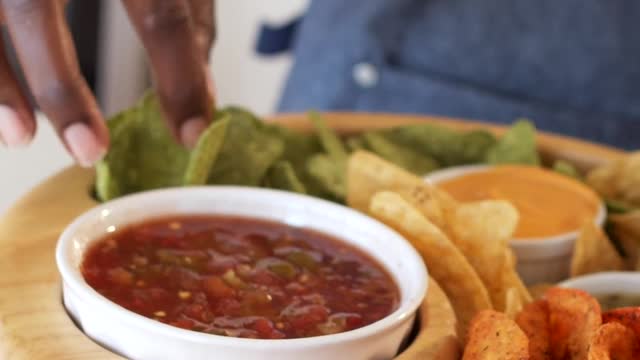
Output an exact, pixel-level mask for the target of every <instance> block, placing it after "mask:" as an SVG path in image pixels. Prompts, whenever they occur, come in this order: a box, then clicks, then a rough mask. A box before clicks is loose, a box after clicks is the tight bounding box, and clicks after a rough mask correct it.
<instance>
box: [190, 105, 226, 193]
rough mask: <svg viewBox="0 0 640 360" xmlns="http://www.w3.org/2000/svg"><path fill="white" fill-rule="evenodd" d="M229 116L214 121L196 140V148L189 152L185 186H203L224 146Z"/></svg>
mask: <svg viewBox="0 0 640 360" xmlns="http://www.w3.org/2000/svg"><path fill="white" fill-rule="evenodd" d="M230 118H231V116H229V115H225V116H224V118H222V119H220V120H216V121H214V122H213V124H211V125H210V126H209V128H207V130H205V132H204V133H203V134H202V135H201V136H200V138H199V139H198V143H197V144H196V147H195V148H194V149H193V150H192V151H191V155H190V157H189V164H188V165H187V170H186V173H185V174H184V184H185V185H204V184H206V183H207V179H208V178H209V173H210V172H211V169H212V168H213V164H215V162H216V160H217V159H218V155H219V154H220V149H222V145H223V144H224V140H225V135H226V132H227V126H228V125H229V120H230Z"/></svg>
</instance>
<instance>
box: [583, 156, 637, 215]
mask: <svg viewBox="0 0 640 360" xmlns="http://www.w3.org/2000/svg"><path fill="white" fill-rule="evenodd" d="M586 181H587V184H589V186H591V187H592V188H594V189H595V190H596V191H597V192H598V193H599V194H600V195H602V196H603V197H604V198H606V199H612V200H616V201H619V202H622V203H624V204H627V205H631V206H640V151H636V152H634V153H632V154H630V155H628V156H626V157H624V158H621V159H619V160H617V161H613V162H611V163H609V164H606V165H604V166H601V167H598V168H596V169H594V170H592V171H591V172H590V173H589V174H588V175H587V179H586Z"/></svg>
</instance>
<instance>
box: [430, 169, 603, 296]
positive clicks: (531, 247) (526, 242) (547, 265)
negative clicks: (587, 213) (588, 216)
mask: <svg viewBox="0 0 640 360" xmlns="http://www.w3.org/2000/svg"><path fill="white" fill-rule="evenodd" d="M490 167H491V166H490V165H469V166H456V167H451V168H448V169H444V170H441V171H435V172H433V173H431V174H429V175H428V176H427V177H426V180H427V181H429V182H431V183H433V184H437V183H438V182H441V181H445V180H449V179H453V178H456V177H459V176H462V175H466V174H470V173H474V172H478V171H483V170H487V169H489V168H490ZM606 211H607V210H606V207H605V205H604V203H602V204H601V205H600V208H599V210H598V214H597V215H596V218H595V222H596V224H597V225H598V226H602V225H603V224H604V221H605V219H606V217H607V212H606ZM578 235H579V231H578V229H576V230H575V231H571V232H568V233H564V234H559V235H555V236H549V237H544V238H524V239H513V240H511V248H512V249H513V252H514V253H515V255H516V258H517V259H518V263H517V270H518V273H519V274H520V276H521V277H522V280H523V281H524V282H525V283H526V284H527V285H533V284H538V283H556V282H558V281H562V280H564V279H566V278H567V277H568V276H569V268H570V266H571V258H572V255H573V247H574V243H575V241H576V239H577V238H578Z"/></svg>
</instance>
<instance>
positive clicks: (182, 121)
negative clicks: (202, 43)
mask: <svg viewBox="0 0 640 360" xmlns="http://www.w3.org/2000/svg"><path fill="white" fill-rule="evenodd" d="M123 4H124V6H125V8H126V9H127V12H128V14H129V17H130V18H131V21H132V22H133V25H134V27H135V28H136V31H137V32H138V34H139V35H140V38H141V39H142V43H143V44H144V47H145V49H146V51H147V53H148V55H149V60H150V63H151V68H152V72H153V75H154V80H155V87H156V91H157V93H158V97H159V99H160V102H161V104H162V107H163V110H164V112H165V114H166V117H167V120H168V123H169V124H168V125H169V127H170V128H171V130H172V132H173V133H174V135H175V136H176V137H177V138H178V139H179V140H180V141H181V142H182V143H183V144H185V145H188V146H193V145H195V142H196V141H197V138H198V136H199V135H200V133H201V132H202V131H204V129H205V128H206V126H207V124H208V123H209V120H210V118H211V114H212V112H213V104H212V97H211V94H210V93H209V90H208V86H207V81H206V73H205V68H206V67H205V66H204V65H205V63H204V60H203V59H202V57H201V52H200V51H199V48H198V45H197V43H196V40H195V36H194V34H195V31H194V27H195V26H194V22H193V19H192V16H191V12H190V9H189V5H188V3H187V2H186V0H123Z"/></svg>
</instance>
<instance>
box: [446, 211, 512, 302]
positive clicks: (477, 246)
mask: <svg viewBox="0 0 640 360" xmlns="http://www.w3.org/2000/svg"><path fill="white" fill-rule="evenodd" d="M518 217H519V215H518V211H517V210H516V208H515V207H514V206H513V205H511V203H509V202H507V201H502V200H485V201H476V202H469V203H462V204H459V205H458V206H457V208H456V209H455V212H454V213H453V214H452V217H451V218H450V219H448V221H447V224H448V226H449V228H450V231H451V233H452V240H453V242H454V243H455V245H456V246H457V247H458V248H459V249H460V251H462V253H463V254H464V255H465V257H466V258H467V259H468V260H469V262H470V263H471V265H472V266H473V268H474V269H475V270H476V272H477V273H478V275H479V276H480V279H482V281H483V283H484V285H485V287H486V288H487V290H488V291H489V295H490V297H491V301H492V304H493V306H494V308H495V309H496V310H498V311H504V310H505V306H506V304H505V301H506V291H507V287H505V285H507V284H506V281H505V276H508V275H509V274H507V273H506V272H505V269H507V270H508V271H513V272H514V273H515V269H513V267H514V266H512V265H511V262H510V259H509V258H508V253H507V250H508V249H509V240H511V238H512V236H513V233H514V232H515V229H516V226H517V225H518ZM509 276H511V277H512V276H513V274H511V275H509ZM516 276H517V275H516ZM511 280H513V279H512V278H511Z"/></svg>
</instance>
